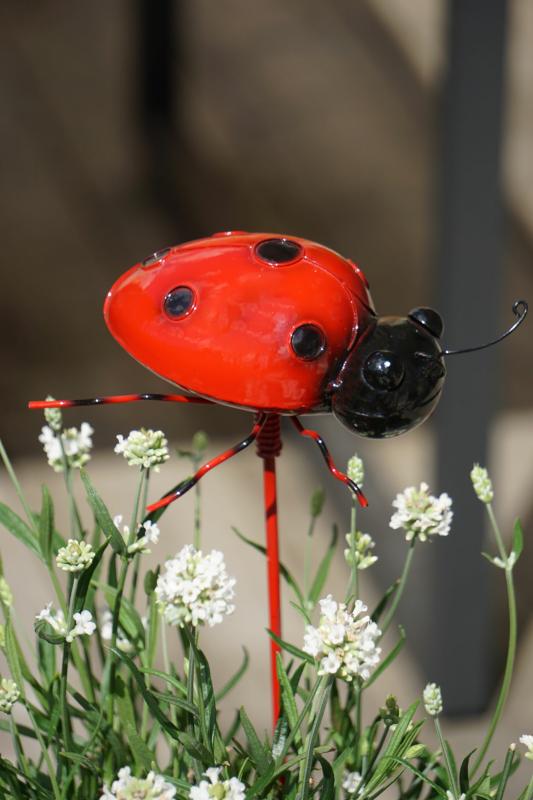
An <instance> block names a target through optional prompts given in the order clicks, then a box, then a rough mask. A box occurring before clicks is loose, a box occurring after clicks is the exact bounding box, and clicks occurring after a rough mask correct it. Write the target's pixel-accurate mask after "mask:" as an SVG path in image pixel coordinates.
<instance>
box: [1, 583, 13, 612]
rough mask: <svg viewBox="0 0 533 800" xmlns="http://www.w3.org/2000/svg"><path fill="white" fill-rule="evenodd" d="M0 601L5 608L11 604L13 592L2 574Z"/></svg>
mask: <svg viewBox="0 0 533 800" xmlns="http://www.w3.org/2000/svg"><path fill="white" fill-rule="evenodd" d="M0 601H1V602H2V604H3V605H4V606H5V607H6V608H11V606H12V605H13V592H12V591H11V587H10V585H9V583H8V582H7V581H6V579H5V578H4V576H3V575H0Z"/></svg>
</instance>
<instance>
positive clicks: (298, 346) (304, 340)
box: [291, 324, 326, 361]
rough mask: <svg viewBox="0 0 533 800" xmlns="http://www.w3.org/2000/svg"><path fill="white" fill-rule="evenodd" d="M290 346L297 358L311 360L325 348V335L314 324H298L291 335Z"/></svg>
mask: <svg viewBox="0 0 533 800" xmlns="http://www.w3.org/2000/svg"><path fill="white" fill-rule="evenodd" d="M291 347H292V349H293V350H294V352H295V354H296V355H297V356H298V358H303V359H305V360H306V361H311V360H312V359H313V358H318V356H319V355H320V354H321V353H323V352H324V350H325V349H326V337H325V336H324V334H323V333H322V331H321V330H320V328H317V326H316V325H310V324H306V325H299V326H298V327H297V328H296V329H295V330H294V331H293V334H292V336H291Z"/></svg>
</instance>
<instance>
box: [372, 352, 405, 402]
mask: <svg viewBox="0 0 533 800" xmlns="http://www.w3.org/2000/svg"><path fill="white" fill-rule="evenodd" d="M404 372H405V371H404V366H403V360H402V359H401V358H400V356H397V355H396V353H392V352H391V351H390V350H377V351H376V352H375V353H372V355H370V356H368V358H367V360H366V363H365V365H364V367H363V375H364V378H365V380H366V382H367V383H368V384H370V386H372V388H373V389H381V390H384V391H387V392H391V391H392V390H393V389H397V388H398V386H399V385H400V383H401V382H402V381H403V377H404Z"/></svg>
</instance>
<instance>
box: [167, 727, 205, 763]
mask: <svg viewBox="0 0 533 800" xmlns="http://www.w3.org/2000/svg"><path fill="white" fill-rule="evenodd" d="M176 738H177V739H178V741H179V742H181V744H182V745H183V746H184V748H185V749H186V751H187V752H188V753H189V755H191V756H192V757H193V758H196V759H197V760H198V761H200V762H201V763H202V765H203V766H204V767H209V766H211V764H213V763H214V755H213V753H212V752H211V750H209V749H208V748H207V747H205V745H203V744H202V743H201V742H198V741H197V740H196V739H195V738H194V736H191V734H190V733H187V732H186V731H182V732H180V733H178V735H177V737H176Z"/></svg>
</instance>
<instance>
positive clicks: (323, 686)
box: [297, 675, 333, 800]
mask: <svg viewBox="0 0 533 800" xmlns="http://www.w3.org/2000/svg"><path fill="white" fill-rule="evenodd" d="M319 680H320V685H319V688H318V691H317V693H316V695H315V697H314V698H313V704H312V706H311V713H310V716H309V719H310V720H311V725H310V728H309V730H308V732H307V735H306V737H305V742H304V752H305V758H304V760H303V761H302V763H301V765H300V776H299V784H300V786H299V791H298V794H297V797H298V800H306V799H307V796H308V794H309V778H310V777H311V771H312V769H313V761H314V759H313V750H314V747H315V741H316V739H317V736H318V732H319V729H320V723H321V722H322V717H323V716H324V712H325V710H326V706H327V703H328V698H329V693H330V690H331V684H332V680H333V678H332V676H331V675H322V677H321V678H320V679H319Z"/></svg>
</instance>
